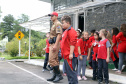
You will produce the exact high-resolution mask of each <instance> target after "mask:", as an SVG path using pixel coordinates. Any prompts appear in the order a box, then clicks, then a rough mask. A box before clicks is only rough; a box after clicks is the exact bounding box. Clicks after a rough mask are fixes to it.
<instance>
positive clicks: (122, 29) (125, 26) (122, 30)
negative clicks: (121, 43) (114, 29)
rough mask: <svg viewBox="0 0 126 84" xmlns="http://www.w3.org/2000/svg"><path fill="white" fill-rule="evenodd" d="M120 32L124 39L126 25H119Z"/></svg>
mask: <svg viewBox="0 0 126 84" xmlns="http://www.w3.org/2000/svg"><path fill="white" fill-rule="evenodd" d="M121 32H123V35H124V37H126V24H122V25H121Z"/></svg>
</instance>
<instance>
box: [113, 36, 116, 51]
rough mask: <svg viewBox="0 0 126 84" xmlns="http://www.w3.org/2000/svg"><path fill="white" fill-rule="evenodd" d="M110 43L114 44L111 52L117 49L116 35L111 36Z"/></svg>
mask: <svg viewBox="0 0 126 84" xmlns="http://www.w3.org/2000/svg"><path fill="white" fill-rule="evenodd" d="M112 42H113V43H115V45H114V46H113V50H116V49H117V40H116V35H113V36H112Z"/></svg>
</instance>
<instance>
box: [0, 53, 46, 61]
mask: <svg viewBox="0 0 126 84" xmlns="http://www.w3.org/2000/svg"><path fill="white" fill-rule="evenodd" d="M0 57H5V59H6V60H12V59H28V56H20V57H19V56H16V57H11V56H10V55H8V54H3V55H1V56H0ZM30 58H31V59H45V57H44V56H42V57H37V56H34V57H30Z"/></svg>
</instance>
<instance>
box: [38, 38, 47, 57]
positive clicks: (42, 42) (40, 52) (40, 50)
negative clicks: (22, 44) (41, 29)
mask: <svg viewBox="0 0 126 84" xmlns="http://www.w3.org/2000/svg"><path fill="white" fill-rule="evenodd" d="M45 46H46V39H41V40H40V41H39V42H38V43H37V49H36V55H37V56H39V57H41V56H42V55H44V54H45V51H43V48H45Z"/></svg>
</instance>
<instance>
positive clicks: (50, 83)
mask: <svg viewBox="0 0 126 84" xmlns="http://www.w3.org/2000/svg"><path fill="white" fill-rule="evenodd" d="M8 63H9V64H11V65H13V66H15V67H17V68H19V69H21V70H23V71H25V72H27V73H29V74H31V75H33V76H35V77H37V78H39V79H41V80H43V81H45V82H47V83H48V84H54V83H52V82H48V81H47V80H46V79H45V78H43V77H40V76H38V75H36V74H34V73H32V72H30V71H28V70H26V69H23V68H21V67H19V66H17V65H15V64H13V63H11V62H8Z"/></svg>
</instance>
